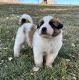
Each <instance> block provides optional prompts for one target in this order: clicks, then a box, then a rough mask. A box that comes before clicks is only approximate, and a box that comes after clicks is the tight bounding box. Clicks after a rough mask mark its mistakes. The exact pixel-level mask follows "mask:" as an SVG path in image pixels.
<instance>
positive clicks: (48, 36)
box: [40, 32, 52, 38]
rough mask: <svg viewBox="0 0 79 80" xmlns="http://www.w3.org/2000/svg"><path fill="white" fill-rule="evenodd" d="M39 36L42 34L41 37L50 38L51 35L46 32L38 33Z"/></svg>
mask: <svg viewBox="0 0 79 80" xmlns="http://www.w3.org/2000/svg"><path fill="white" fill-rule="evenodd" d="M40 36H42V37H43V38H52V35H50V34H48V33H47V32H42V33H40Z"/></svg>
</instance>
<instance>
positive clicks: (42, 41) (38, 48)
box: [33, 16, 62, 67]
mask: <svg viewBox="0 0 79 80" xmlns="http://www.w3.org/2000/svg"><path fill="white" fill-rule="evenodd" d="M51 19H53V17H51V16H46V17H44V18H43V20H44V24H43V25H42V26H41V27H40V29H38V30H36V32H35V33H34V36H33V54H34V61H35V64H36V66H37V67H39V66H42V64H43V56H44V55H46V65H47V66H49V67H52V63H53V61H54V59H55V58H56V56H57V55H58V52H59V50H60V48H61V47H62V31H61V33H60V34H59V35H57V36H56V37H52V36H51V34H52V33H53V29H52V28H51V26H50V25H49V20H51ZM42 27H46V28H47V33H48V34H50V36H51V38H49V37H48V38H45V37H44V36H42V35H40V33H41V29H42Z"/></svg>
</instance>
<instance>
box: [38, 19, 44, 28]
mask: <svg viewBox="0 0 79 80" xmlns="http://www.w3.org/2000/svg"><path fill="white" fill-rule="evenodd" d="M43 24H44V21H43V20H42V21H41V22H40V23H39V25H37V28H40V26H41V25H43Z"/></svg>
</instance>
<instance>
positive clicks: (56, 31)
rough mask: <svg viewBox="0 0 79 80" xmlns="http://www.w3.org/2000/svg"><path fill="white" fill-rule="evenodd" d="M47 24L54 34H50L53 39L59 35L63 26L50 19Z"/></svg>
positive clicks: (57, 21)
mask: <svg viewBox="0 0 79 80" xmlns="http://www.w3.org/2000/svg"><path fill="white" fill-rule="evenodd" d="M49 24H50V25H51V27H52V28H53V30H54V33H53V34H52V36H53V37H55V36H57V35H58V34H60V33H61V29H62V27H63V24H61V23H60V21H59V20H58V19H52V20H50V22H49Z"/></svg>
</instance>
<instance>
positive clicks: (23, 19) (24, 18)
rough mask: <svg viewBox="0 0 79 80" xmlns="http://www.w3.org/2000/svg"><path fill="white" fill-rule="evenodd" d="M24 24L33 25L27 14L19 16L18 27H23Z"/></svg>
mask: <svg viewBox="0 0 79 80" xmlns="http://www.w3.org/2000/svg"><path fill="white" fill-rule="evenodd" d="M24 23H32V24H33V20H32V18H31V16H30V15H28V14H23V15H21V17H20V19H19V25H23V24H24Z"/></svg>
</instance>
